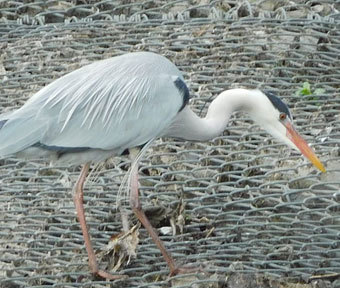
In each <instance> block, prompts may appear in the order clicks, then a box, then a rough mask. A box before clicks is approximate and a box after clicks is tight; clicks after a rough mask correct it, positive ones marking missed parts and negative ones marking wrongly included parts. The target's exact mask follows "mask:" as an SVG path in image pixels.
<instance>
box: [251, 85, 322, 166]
mask: <svg viewBox="0 0 340 288" xmlns="http://www.w3.org/2000/svg"><path fill="white" fill-rule="evenodd" d="M259 92H260V91H259ZM260 94H262V95H259V97H258V98H257V99H258V103H257V104H258V105H254V108H251V109H250V114H251V115H252V118H254V120H256V122H257V123H258V124H259V125H260V126H261V127H262V128H263V129H265V130H266V131H267V132H268V133H270V134H271V135H273V136H274V137H275V138H277V139H279V140H281V141H282V142H284V143H286V144H287V145H288V146H290V147H292V148H294V149H295V150H297V151H300V152H301V153H302V154H303V155H304V156H305V157H306V158H307V159H309V160H310V161H311V162H312V163H313V165H314V166H315V167H317V168H318V169H319V170H320V171H322V172H325V171H326V170H325V168H324V166H323V164H322V163H321V161H320V160H319V159H318V157H317V156H316V154H315V152H314V151H313V149H312V148H311V147H310V146H309V145H308V143H307V142H306V141H305V140H304V139H303V138H302V136H301V135H299V133H298V132H297V131H296V129H295V127H294V125H293V120H292V115H291V113H290V111H289V109H288V106H287V105H286V104H285V103H284V102H283V101H282V100H281V99H280V98H278V97H277V96H275V95H274V94H273V93H271V92H262V91H261V92H260Z"/></svg>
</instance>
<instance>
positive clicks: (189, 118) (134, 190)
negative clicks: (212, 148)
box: [0, 52, 325, 279]
mask: <svg viewBox="0 0 340 288" xmlns="http://www.w3.org/2000/svg"><path fill="white" fill-rule="evenodd" d="M188 100H189V89H188V87H187V85H186V84H185V81H184V78H183V76H182V74H181V72H180V71H179V70H178V68H177V67H176V66H175V65H174V64H173V63H171V62H170V61H169V60H168V59H167V58H165V57H163V56H161V55H158V54H154V53H150V52H135V53H129V54H125V55H122V56H117V57H113V58H110V59H106V60H101V61H98V62H94V63H92V64H89V65H87V66H84V67H82V68H80V69H77V70H75V71H73V72H71V73H69V74H66V75H65V76H63V77H61V78H59V79H57V80H55V81H53V82H52V83H50V84H49V85H47V86H46V87H44V88H43V89H41V90H40V91H39V92H37V93H36V94H35V95H33V96H32V97H31V98H30V99H29V100H28V101H27V102H26V103H25V104H24V105H23V106H22V107H21V108H20V109H18V110H15V111H13V112H10V113H5V114H2V115H0V156H2V157H7V156H10V155H16V156H18V157H25V158H27V157H32V156H33V157H41V158H46V159H50V160H52V161H55V162H59V163H67V164H70V165H80V164H82V165H83V167H82V170H81V173H80V176H79V178H78V180H77V183H76V185H75V192H74V203H75V207H76V210H77V217H78V220H79V222H80V226H81V229H82V233H83V237H84V242H85V247H86V250H87V253H88V257H89V266H90V269H91V271H92V272H93V273H94V274H97V275H99V276H101V277H103V278H107V279H118V278H120V277H122V275H111V274H110V273H108V272H106V271H102V270H100V269H99V267H98V263H97V260H96V256H95V253H94V251H93V248H92V245H91V240H90V236H89V232H88V229H87V225H86V219H85V215H84V208H83V184H84V182H85V179H86V177H87V174H88V172H89V169H90V164H91V163H93V162H99V161H102V160H105V159H107V158H108V157H111V156H114V155H120V154H122V153H123V152H124V151H126V150H127V149H132V148H133V147H138V146H141V145H143V144H145V143H149V142H150V141H152V140H153V139H155V138H157V137H164V136H166V137H174V138H180V139H185V140H191V141H206V140H209V139H212V138H214V137H215V136H218V135H219V134H221V133H222V132H223V131H224V130H225V128H226V125H227V122H228V120H229V117H230V115H231V114H232V113H233V112H234V111H237V110H243V111H245V112H247V113H248V114H249V115H250V116H251V117H252V119H253V120H254V121H255V122H256V123H257V124H259V125H260V126H261V127H262V128H264V129H265V130H266V131H267V132H268V133H270V134H271V135H273V136H274V137H275V138H277V139H278V140H280V141H282V142H284V143H285V144H287V145H288V146H290V147H291V148H293V149H296V150H298V151H300V152H301V153H302V154H303V155H304V156H305V157H307V158H308V159H309V160H310V161H311V162H312V163H313V164H314V165H315V166H316V167H317V168H318V169H320V170H321V171H323V172H324V171H325V168H324V166H323V165H322V163H321V162H320V160H319V159H318V158H317V156H316V154H315V153H314V151H313V150H312V149H311V148H310V147H309V146H308V144H307V142H306V141H305V140H304V139H303V138H302V137H301V136H300V135H299V134H298V132H297V131H296V130H295V128H294V126H293V122H292V116H291V113H290V111H289V109H288V107H287V105H286V104H284V102H282V101H281V100H280V99H279V98H278V97H277V96H275V95H274V94H272V93H267V92H263V91H260V90H248V89H231V90H226V91H224V92H222V93H221V94H220V95H218V96H217V97H216V99H215V100H214V101H212V103H211V104H210V106H209V108H208V112H207V115H206V116H205V117H204V118H200V117H199V116H197V115H196V114H195V113H194V112H193V111H192V110H191V109H190V108H189V106H188V105H187V104H188ZM137 171H138V170H137V168H136V167H135V169H132V170H131V182H130V189H131V194H130V195H131V196H130V204H131V206H132V209H133V211H134V212H135V214H136V215H137V217H138V219H139V220H140V221H141V222H142V224H143V225H144V227H145V228H146V229H147V231H148V232H149V234H150V236H151V237H152V238H153V240H154V241H155V243H156V245H157V246H158V247H159V249H160V250H161V253H162V255H163V257H164V259H165V261H166V262H167V264H168V266H169V268H170V272H171V274H176V273H179V272H181V271H185V269H184V268H183V269H182V268H181V267H178V266H177V265H176V263H175V261H174V260H173V258H172V257H171V255H170V253H168V252H167V250H166V249H165V247H164V245H163V243H162V242H161V240H160V239H159V237H158V235H157V233H156V232H155V230H154V229H153V228H152V226H151V224H150V223H149V221H148V219H147V217H146V216H145V214H144V212H143V210H142V207H141V204H140V201H139V197H138V173H137Z"/></svg>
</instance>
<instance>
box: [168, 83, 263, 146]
mask: <svg viewBox="0 0 340 288" xmlns="http://www.w3.org/2000/svg"><path fill="white" fill-rule="evenodd" d="M259 97H263V94H262V92H261V91H259V90H247V89H231V90H226V91H224V92H222V93H221V94H220V95H218V96H217V98H216V99H215V100H214V101H212V102H211V104H210V106H209V109H208V113H207V115H206V117H204V118H200V117H199V116H197V115H196V114H195V113H194V112H193V111H192V110H191V109H190V108H189V107H188V106H186V107H185V108H184V109H183V110H182V111H181V112H179V113H178V114H177V117H176V118H175V120H174V122H173V123H172V125H171V126H170V127H169V129H168V130H167V131H166V132H165V135H164V136H167V137H174V138H181V139H185V140H191V141H205V140H209V139H212V138H214V137H216V136H218V135H220V134H221V133H222V132H223V131H224V130H225V128H226V125H227V123H228V121H229V118H230V116H231V114H232V113H233V112H234V111H238V110H242V111H245V112H249V113H251V111H252V110H253V109H256V106H258V105H259V101H258V100H259Z"/></svg>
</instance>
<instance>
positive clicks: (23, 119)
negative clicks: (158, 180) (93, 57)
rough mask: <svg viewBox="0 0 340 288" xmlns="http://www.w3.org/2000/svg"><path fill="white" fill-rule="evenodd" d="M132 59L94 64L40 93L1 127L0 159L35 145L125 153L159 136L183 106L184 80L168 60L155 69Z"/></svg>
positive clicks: (108, 60) (71, 74)
mask: <svg viewBox="0 0 340 288" xmlns="http://www.w3.org/2000/svg"><path fill="white" fill-rule="evenodd" d="M129 59H132V60H131V61H133V57H132V58H129ZM129 59H125V61H116V60H115V58H111V59H107V60H104V61H100V62H95V63H93V64H91V65H88V66H85V67H83V68H81V69H78V70H76V71H74V72H72V73H70V74H67V75H65V76H64V77H62V78H60V79H58V80H56V81H54V82H52V83H51V84H50V85H48V86H46V87H45V88H44V89H42V90H41V91H39V92H38V93H37V94H36V95H34V96H33V97H32V98H31V99H30V100H29V101H28V102H27V103H26V104H25V105H24V106H23V107H22V108H21V109H19V110H17V111H15V112H13V113H12V114H11V115H10V117H9V119H8V120H7V122H6V123H5V124H4V125H3V127H2V129H1V133H0V155H8V154H12V153H15V152H18V151H19V150H22V149H24V148H27V147H28V146H30V145H34V144H36V143H41V144H43V145H46V146H57V147H76V148H77V147H89V148H98V149H105V150H122V149H125V148H128V147H133V146H136V145H140V144H143V143H145V142H146V141H148V140H150V139H151V138H154V137H157V136H159V135H160V134H161V133H162V131H163V129H165V128H166V127H167V126H168V125H169V124H170V123H171V122H172V120H173V118H174V117H175V116H176V114H177V112H178V110H179V109H180V108H181V106H182V104H183V95H181V91H180V90H179V89H178V88H177V86H176V85H175V84H174V83H175V81H176V80H177V79H178V78H180V79H181V77H182V76H181V74H180V72H179V71H178V70H177V68H176V67H175V66H174V65H173V64H172V63H171V62H169V61H168V60H166V59H165V58H161V62H162V61H165V62H164V63H156V64H157V66H156V67H152V65H153V63H154V61H152V62H151V63H146V62H147V61H144V62H143V61H142V62H141V63H142V64H141V65H139V63H140V62H138V63H137V62H136V63H128V62H129V61H126V60H129ZM164 59H165V60H164ZM153 60H154V59H153ZM18 139H19V140H18Z"/></svg>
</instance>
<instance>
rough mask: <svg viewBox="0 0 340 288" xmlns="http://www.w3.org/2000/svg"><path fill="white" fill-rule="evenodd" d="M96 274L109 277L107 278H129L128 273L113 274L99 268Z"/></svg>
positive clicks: (105, 277)
mask: <svg viewBox="0 0 340 288" xmlns="http://www.w3.org/2000/svg"><path fill="white" fill-rule="evenodd" d="M95 275H97V276H99V277H101V278H104V279H107V280H117V279H124V278H128V276H127V275H112V274H110V273H108V272H106V271H103V270H98V271H97V272H95Z"/></svg>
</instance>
